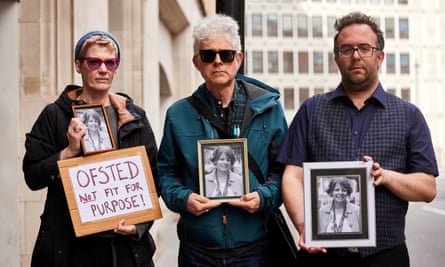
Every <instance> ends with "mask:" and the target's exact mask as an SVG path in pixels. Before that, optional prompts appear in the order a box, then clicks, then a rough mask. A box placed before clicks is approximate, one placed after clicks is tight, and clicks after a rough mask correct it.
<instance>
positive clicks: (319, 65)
mask: <svg viewBox="0 0 445 267" xmlns="http://www.w3.org/2000/svg"><path fill="white" fill-rule="evenodd" d="M313 57H314V73H323V53H322V52H314V53H313Z"/></svg>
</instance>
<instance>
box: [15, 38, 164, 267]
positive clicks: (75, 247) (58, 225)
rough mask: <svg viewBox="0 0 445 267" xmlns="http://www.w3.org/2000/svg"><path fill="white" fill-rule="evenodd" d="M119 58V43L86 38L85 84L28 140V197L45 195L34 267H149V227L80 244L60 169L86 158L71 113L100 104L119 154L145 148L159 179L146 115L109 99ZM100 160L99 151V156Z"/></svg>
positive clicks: (125, 100) (79, 61)
mask: <svg viewBox="0 0 445 267" xmlns="http://www.w3.org/2000/svg"><path fill="white" fill-rule="evenodd" d="M120 59H121V51H120V47H119V43H118V41H117V39H116V38H115V37H114V36H113V35H111V34H110V33H108V32H105V31H91V32H88V33H86V34H85V35H83V36H82V37H81V38H80V39H79V41H78V42H77V44H76V46H75V49H74V64H75V69H76V71H77V72H78V73H79V74H80V75H81V77H82V85H67V86H66V88H65V90H64V91H63V92H62V94H61V95H60V96H59V97H58V99H57V100H56V101H55V102H53V103H51V104H48V105H47V106H46V107H45V108H44V109H43V111H42V112H41V113H40V115H39V116H38V118H37V120H36V121H35V123H34V125H33V127H32V129H31V131H30V132H28V133H27V134H26V141H25V150H26V151H25V155H24V158H23V172H24V177H25V181H26V184H27V186H28V187H29V188H30V189H31V190H40V189H47V197H46V202H45V207H44V211H43V214H42V215H41V224H40V229H39V232H38V236H37V241H36V243H35V246H34V250H33V254H32V259H31V266H32V267H40V266H42V267H43V266H44V267H51V266H54V267H55V266H68V267H80V266H81V267H90V266H91V267H93V266H94V267H101V266H103V267H105V266H107V267H108V266H114V267H123V266H125V267H128V266H129V267H152V266H154V263H153V259H152V257H153V254H154V252H155V243H154V241H153V238H152V236H151V235H150V233H149V230H150V228H151V226H152V224H153V222H152V221H149V222H145V223H141V224H137V225H129V224H126V222H125V220H121V221H120V222H118V223H117V225H116V227H115V228H114V230H112V231H106V232H101V233H96V234H91V235H87V236H83V237H76V236H75V233H74V229H73V224H72V222H71V218H70V215H69V214H70V212H69V210H68V204H67V200H66V197H65V193H64V189H63V185H62V181H61V178H60V174H59V169H58V165H57V162H58V161H59V160H65V159H70V158H74V157H79V156H88V155H85V154H84V152H85V151H83V150H82V147H83V146H82V141H83V140H84V139H85V138H86V133H87V125H85V124H84V123H83V122H82V120H81V119H82V118H81V117H80V116H79V117H76V116H75V115H74V113H73V109H72V106H77V105H88V104H99V105H103V106H104V109H105V111H106V115H107V118H108V123H109V128H110V132H111V134H110V135H111V138H112V140H113V141H114V143H115V148H116V149H119V148H128V147H134V146H145V148H146V151H147V154H148V156H149V161H150V166H151V170H152V174H153V178H154V179H155V180H157V168H156V158H157V153H158V151H157V145H156V141H155V138H154V134H153V131H152V128H151V125H150V123H149V121H148V118H147V116H146V113H145V111H144V110H143V109H142V108H141V107H139V106H137V105H136V104H135V103H134V102H133V100H132V99H131V98H130V97H129V96H128V95H126V94H123V93H112V92H111V87H112V84H113V79H114V75H115V74H116V73H117V69H118V68H119V64H120ZM98 153H100V152H98Z"/></svg>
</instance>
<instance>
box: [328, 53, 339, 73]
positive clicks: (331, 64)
mask: <svg viewBox="0 0 445 267" xmlns="http://www.w3.org/2000/svg"><path fill="white" fill-rule="evenodd" d="M328 57H329V59H328V64H329V73H337V71H338V70H337V63H335V60H334V53H333V52H329V54H328Z"/></svg>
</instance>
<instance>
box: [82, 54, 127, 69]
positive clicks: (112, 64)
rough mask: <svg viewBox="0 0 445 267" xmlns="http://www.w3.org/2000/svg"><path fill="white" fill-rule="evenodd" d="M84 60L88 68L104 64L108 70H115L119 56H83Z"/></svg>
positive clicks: (95, 67)
mask: <svg viewBox="0 0 445 267" xmlns="http://www.w3.org/2000/svg"><path fill="white" fill-rule="evenodd" d="M84 60H85V62H86V63H87V66H88V68H89V69H90V70H92V71H94V70H97V69H99V68H100V66H102V64H105V67H106V68H107V69H108V70H109V71H115V70H116V69H117V68H118V67H119V63H120V60H119V58H107V59H105V60H102V59H100V58H97V57H85V58H84Z"/></svg>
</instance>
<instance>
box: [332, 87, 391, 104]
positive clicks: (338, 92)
mask: <svg viewBox="0 0 445 267" xmlns="http://www.w3.org/2000/svg"><path fill="white" fill-rule="evenodd" d="M386 94H387V92H385V90H384V89H383V87H382V85H381V83H379V84H378V86H377V88H376V89H375V91H374V93H373V94H372V95H371V97H370V98H368V99H367V100H366V102H369V101H370V102H374V103H378V104H380V105H381V106H383V107H386ZM342 99H348V100H350V99H349V97H348V96H347V95H346V93H345V90H344V88H343V85H342V84H341V83H340V84H339V85H338V86H337V88H336V89H335V91H334V92H333V93H332V96H331V101H337V100H342Z"/></svg>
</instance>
